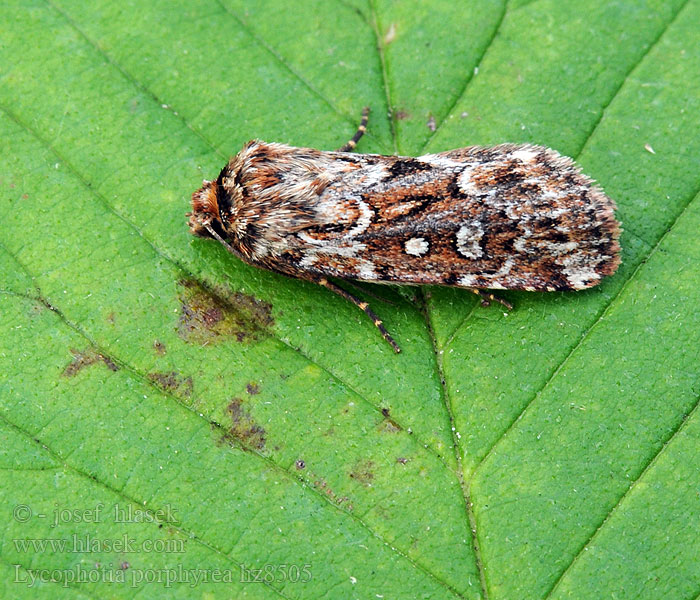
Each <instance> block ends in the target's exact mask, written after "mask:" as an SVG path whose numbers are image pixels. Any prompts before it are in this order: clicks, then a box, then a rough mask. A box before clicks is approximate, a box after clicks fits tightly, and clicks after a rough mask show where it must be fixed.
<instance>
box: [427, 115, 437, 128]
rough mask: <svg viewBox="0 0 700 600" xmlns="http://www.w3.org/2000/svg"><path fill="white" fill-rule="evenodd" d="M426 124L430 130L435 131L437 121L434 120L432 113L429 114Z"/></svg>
mask: <svg viewBox="0 0 700 600" xmlns="http://www.w3.org/2000/svg"><path fill="white" fill-rule="evenodd" d="M426 125H427V127H428V129H430V131H435V130H436V129H437V123H436V122H435V117H434V116H433V115H430V118H429V119H428V122H427V123H426Z"/></svg>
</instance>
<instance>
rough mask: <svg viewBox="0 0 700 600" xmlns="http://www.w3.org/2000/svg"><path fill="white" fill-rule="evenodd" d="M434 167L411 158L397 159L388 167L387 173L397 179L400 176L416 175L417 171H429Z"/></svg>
mask: <svg viewBox="0 0 700 600" xmlns="http://www.w3.org/2000/svg"><path fill="white" fill-rule="evenodd" d="M433 168H434V167H433V166H432V165H429V164H428V163H424V162H422V161H420V160H415V159H413V158H399V159H397V160H395V161H394V164H393V165H391V167H389V173H391V175H392V176H393V177H399V176H401V175H411V174H412V173H417V172H419V171H430V170H431V169H433Z"/></svg>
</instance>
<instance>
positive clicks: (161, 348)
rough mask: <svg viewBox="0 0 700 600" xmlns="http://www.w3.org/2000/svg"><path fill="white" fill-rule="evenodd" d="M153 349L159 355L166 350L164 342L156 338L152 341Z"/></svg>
mask: <svg viewBox="0 0 700 600" xmlns="http://www.w3.org/2000/svg"><path fill="white" fill-rule="evenodd" d="M153 349H154V350H155V351H156V354H158V355H160V356H163V355H164V354H165V352H166V350H165V344H164V343H163V342H161V341H160V340H156V341H155V342H153Z"/></svg>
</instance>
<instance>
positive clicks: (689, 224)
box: [0, 0, 700, 599]
mask: <svg viewBox="0 0 700 600" xmlns="http://www.w3.org/2000/svg"><path fill="white" fill-rule="evenodd" d="M698 22H700V2H697V1H692V0H688V1H686V2H683V1H680V0H673V1H666V2H661V1H660V0H657V1H649V2H632V1H630V2H620V3H609V2H603V1H602V0H601V1H598V2H594V1H592V0H586V1H585V2H580V3H576V5H573V4H570V3H561V2H555V1H554V0H549V1H548V0H534V1H530V2H527V1H526V0H523V1H520V2H518V1H517V0H516V1H512V2H510V3H506V2H497V1H486V0H484V1H480V2H472V3H454V2H447V1H443V0H431V1H430V2H421V3H405V2H396V1H394V2H391V1H381V0H366V1H363V0H346V1H337V2H321V1H311V2H304V3H283V2H279V1H277V0H265V1H263V2H256V3H246V2H242V1H239V0H221V1H220V2H218V1H203V2H197V3H191V2H181V1H174V2H173V1H169V2H165V1H164V0H163V1H161V0H156V1H155V2H150V3H146V4H144V3H137V2H132V1H127V2H121V3H111V2H100V1H98V2H95V3H92V4H91V5H90V7H89V8H86V6H85V4H84V3H82V2H78V1H76V0H51V1H50V2H45V1H40V0H36V1H32V0H21V1H20V0H10V1H8V2H5V3H3V5H2V7H0V64H2V65H3V68H2V70H1V71H0V145H1V146H2V152H0V203H2V208H3V211H2V212H3V217H4V223H3V228H2V233H0V269H1V271H2V273H3V276H2V279H1V280H0V323H1V326H0V437H1V438H2V441H3V442H4V443H3V444H1V445H0V467H2V471H1V473H0V476H1V477H2V478H3V479H4V481H3V485H2V486H0V495H2V499H3V503H2V504H3V506H4V507H5V511H6V512H5V518H4V521H3V522H4V523H5V530H4V531H5V535H4V536H3V540H2V546H1V548H2V550H1V552H2V554H1V555H0V569H2V573H3V575H4V576H3V578H2V581H3V583H2V586H3V591H4V593H3V596H7V597H17V598H24V597H27V598H29V597H31V598H35V597H47V598H63V597H65V598H81V599H82V598H103V597H114V598H136V597H138V598H162V597H164V596H163V594H167V597H173V598H191V597H193V595H192V594H193V593H195V594H196V597H203V598H219V597H221V598H229V597H236V598H239V597H255V598H278V597H282V598H339V597H343V598H376V597H384V598H390V597H399V598H404V597H405V598H409V597H410V598H480V597H481V598H484V597H488V598H504V599H506V598H514V597H524V598H563V597H576V598H581V597H584V596H586V595H590V596H591V597H596V598H599V597H639V598H658V597H678V598H681V597H683V598H685V597H688V598H692V597H696V596H697V595H698V594H700V572H698V569H697V564H698V560H699V559H700V543H699V542H698V540H699V539H700V526H699V525H698V524H699V523H700V504H699V503H698V497H697V490H698V489H699V487H700V474H699V473H700V471H698V469H697V468H696V467H697V455H698V451H699V450H700V430H699V427H700V424H699V417H698V412H697V405H698V400H699V399H700V387H699V385H700V384H699V377H698V364H700V360H699V359H700V356H699V348H700V346H699V345H698V337H699V334H700V313H699V311H698V309H697V306H698V305H699V304H700V285H698V283H700V269H699V267H698V265H699V264H700V244H698V230H699V228H700V201H698V195H699V194H700V170H699V169H698V166H700V118H699V117H698V115H699V114H700V83H699V82H698V79H697V77H695V74H696V73H697V72H699V70H700V50H699V48H700V44H698V43H697V42H698V32H697V26H696V24H697V23H698ZM364 105H370V106H371V107H372V117H371V120H370V128H369V132H368V135H367V136H366V137H365V138H364V139H363V140H362V142H361V144H360V146H359V148H358V150H360V151H364V152H381V153H392V152H399V153H401V154H406V155H418V154H420V153H423V152H427V151H441V150H447V149H451V148H455V147H460V146H465V145H470V144H497V143H501V142H504V141H511V142H532V143H539V144H545V145H549V146H551V147H553V148H555V149H557V150H559V151H560V152H562V153H564V154H567V155H570V156H572V157H574V158H575V159H576V160H577V161H578V162H580V164H581V165H582V167H583V168H584V171H585V172H586V173H588V174H590V175H591V176H593V177H594V178H595V179H596V180H597V181H598V182H599V183H600V184H601V185H602V186H603V187H604V189H605V190H606V192H607V193H608V194H609V195H610V196H611V197H613V198H614V199H615V200H616V202H617V204H618V216H619V218H620V219H621V221H622V222H623V227H624V234H623V239H622V246H623V264H622V267H621V269H620V271H619V272H618V273H617V274H616V275H615V276H613V277H611V278H609V279H608V280H606V281H605V282H604V283H603V284H602V285H601V286H599V287H598V288H596V289H594V290H591V291H586V292H577V293H567V294H527V293H516V292H508V293H505V294H504V296H505V297H507V298H508V299H509V300H510V301H511V302H513V303H514V304H515V305H516V309H515V310H514V311H512V312H510V313H509V314H507V315H506V314H504V313H503V312H502V311H500V310H499V309H498V308H495V307H491V308H487V309H482V308H481V307H479V306H478V303H477V301H476V298H475V297H474V295H473V294H471V293H469V292H468V291H466V290H455V289H446V288H423V289H415V290H408V291H406V290H403V291H401V290H395V289H393V288H385V287H379V288H377V289H376V293H377V294H379V295H380V296H383V297H385V298H386V299H389V300H391V302H392V303H393V304H385V303H382V302H378V301H376V300H373V299H372V304H373V308H374V309H375V311H376V312H378V313H380V314H381V316H382V319H383V320H384V321H385V323H386V325H387V328H388V329H389V330H390V331H391V332H392V333H393V334H394V336H395V337H396V339H397V340H398V341H399V343H400V345H401V347H402V350H403V352H402V353H401V354H400V355H398V356H397V355H394V354H393V353H392V352H391V349H390V348H389V347H388V345H386V343H385V342H384V341H383V340H382V339H381V337H380V336H379V335H378V334H377V332H376V330H375V329H374V327H373V326H372V324H371V322H369V321H368V320H366V318H365V317H364V315H362V314H361V313H360V312H359V311H357V309H356V308H355V307H353V306H350V305H348V304H346V303H344V302H343V301H342V300H341V299H339V298H336V297H335V296H333V295H332V294H330V293H329V292H327V291H326V290H324V289H322V288H319V287H316V286H313V285H310V284H307V283H303V282H299V281H295V280H291V279H287V278H284V277H280V276H278V275H275V274H273V273H268V272H263V271H260V270H257V269H254V268H252V267H248V266H246V265H243V264H241V263H239V262H238V261H236V260H234V259H233V258H232V257H231V256H230V255H228V254H227V253H226V252H225V250H224V249H223V248H221V247H219V246H218V245H216V244H213V243H209V242H207V241H205V240H197V239H193V238H192V236H190V234H189V233H188V230H187V227H186V225H185V218H184V212H185V211H186V210H188V202H189V194H190V193H191V192H192V191H193V190H194V189H195V188H196V187H197V186H198V184H199V182H200V181H201V179H202V178H207V177H208V178H211V177H212V176H213V175H215V174H216V173H217V172H218V170H219V169H220V168H221V166H222V165H223V164H224V163H225V161H226V160H227V158H228V156H229V155H231V154H233V153H235V152H236V151H237V150H238V149H239V148H240V146H241V145H242V144H243V143H244V142H245V141H246V140H248V139H250V138H253V137H257V138H261V139H265V140H268V141H280V142H286V143H291V144H295V145H302V146H312V147H317V148H323V149H332V148H335V147H338V146H340V145H341V144H342V143H343V142H344V141H345V140H346V139H347V138H349V137H350V136H351V135H352V133H353V132H354V129H355V127H356V124H357V120H358V116H359V112H360V110H361V108H362V106H364ZM97 507H100V508H99V509H98V508H97ZM96 511H97V512H96ZM143 511H146V512H143ZM41 515H44V516H43V517H42V516H41ZM125 515H132V516H133V515H148V517H147V518H146V517H144V518H141V519H140V520H139V519H131V520H129V519H125V518H122V517H125ZM54 518H55V519H57V521H56V522H54V521H52V519H54ZM52 525H53V526H52ZM121 539H124V540H127V541H128V543H122V546H121V547H118V545H117V544H116V540H121ZM28 540H33V541H28ZM37 540H39V541H38V542H37ZM41 540H44V541H43V542H42V541H41ZM46 540H53V542H47V541H46ZM61 540H63V541H64V542H66V540H67V542H66V543H68V544H72V545H71V546H66V545H65V544H64V545H61V544H60V541H61ZM90 540H93V541H92V542H91V541H90ZM108 542H109V543H108ZM42 544H43V546H42ZM47 544H48V545H47ZM80 544H83V545H82V546H81V545H80ZM90 544H92V545H90ZM124 544H125V545H124ZM76 545H77V546H76ZM305 569H306V570H305ZM257 579H260V581H257ZM256 581H257V582H256ZM193 590H195V591H194V592H193Z"/></svg>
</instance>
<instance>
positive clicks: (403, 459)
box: [396, 456, 408, 465]
mask: <svg viewBox="0 0 700 600" xmlns="http://www.w3.org/2000/svg"><path fill="white" fill-rule="evenodd" d="M396 462H397V463H399V464H400V465H405V464H406V463H407V462H408V459H407V458H405V457H403V456H399V457H398V458H397V459H396Z"/></svg>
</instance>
